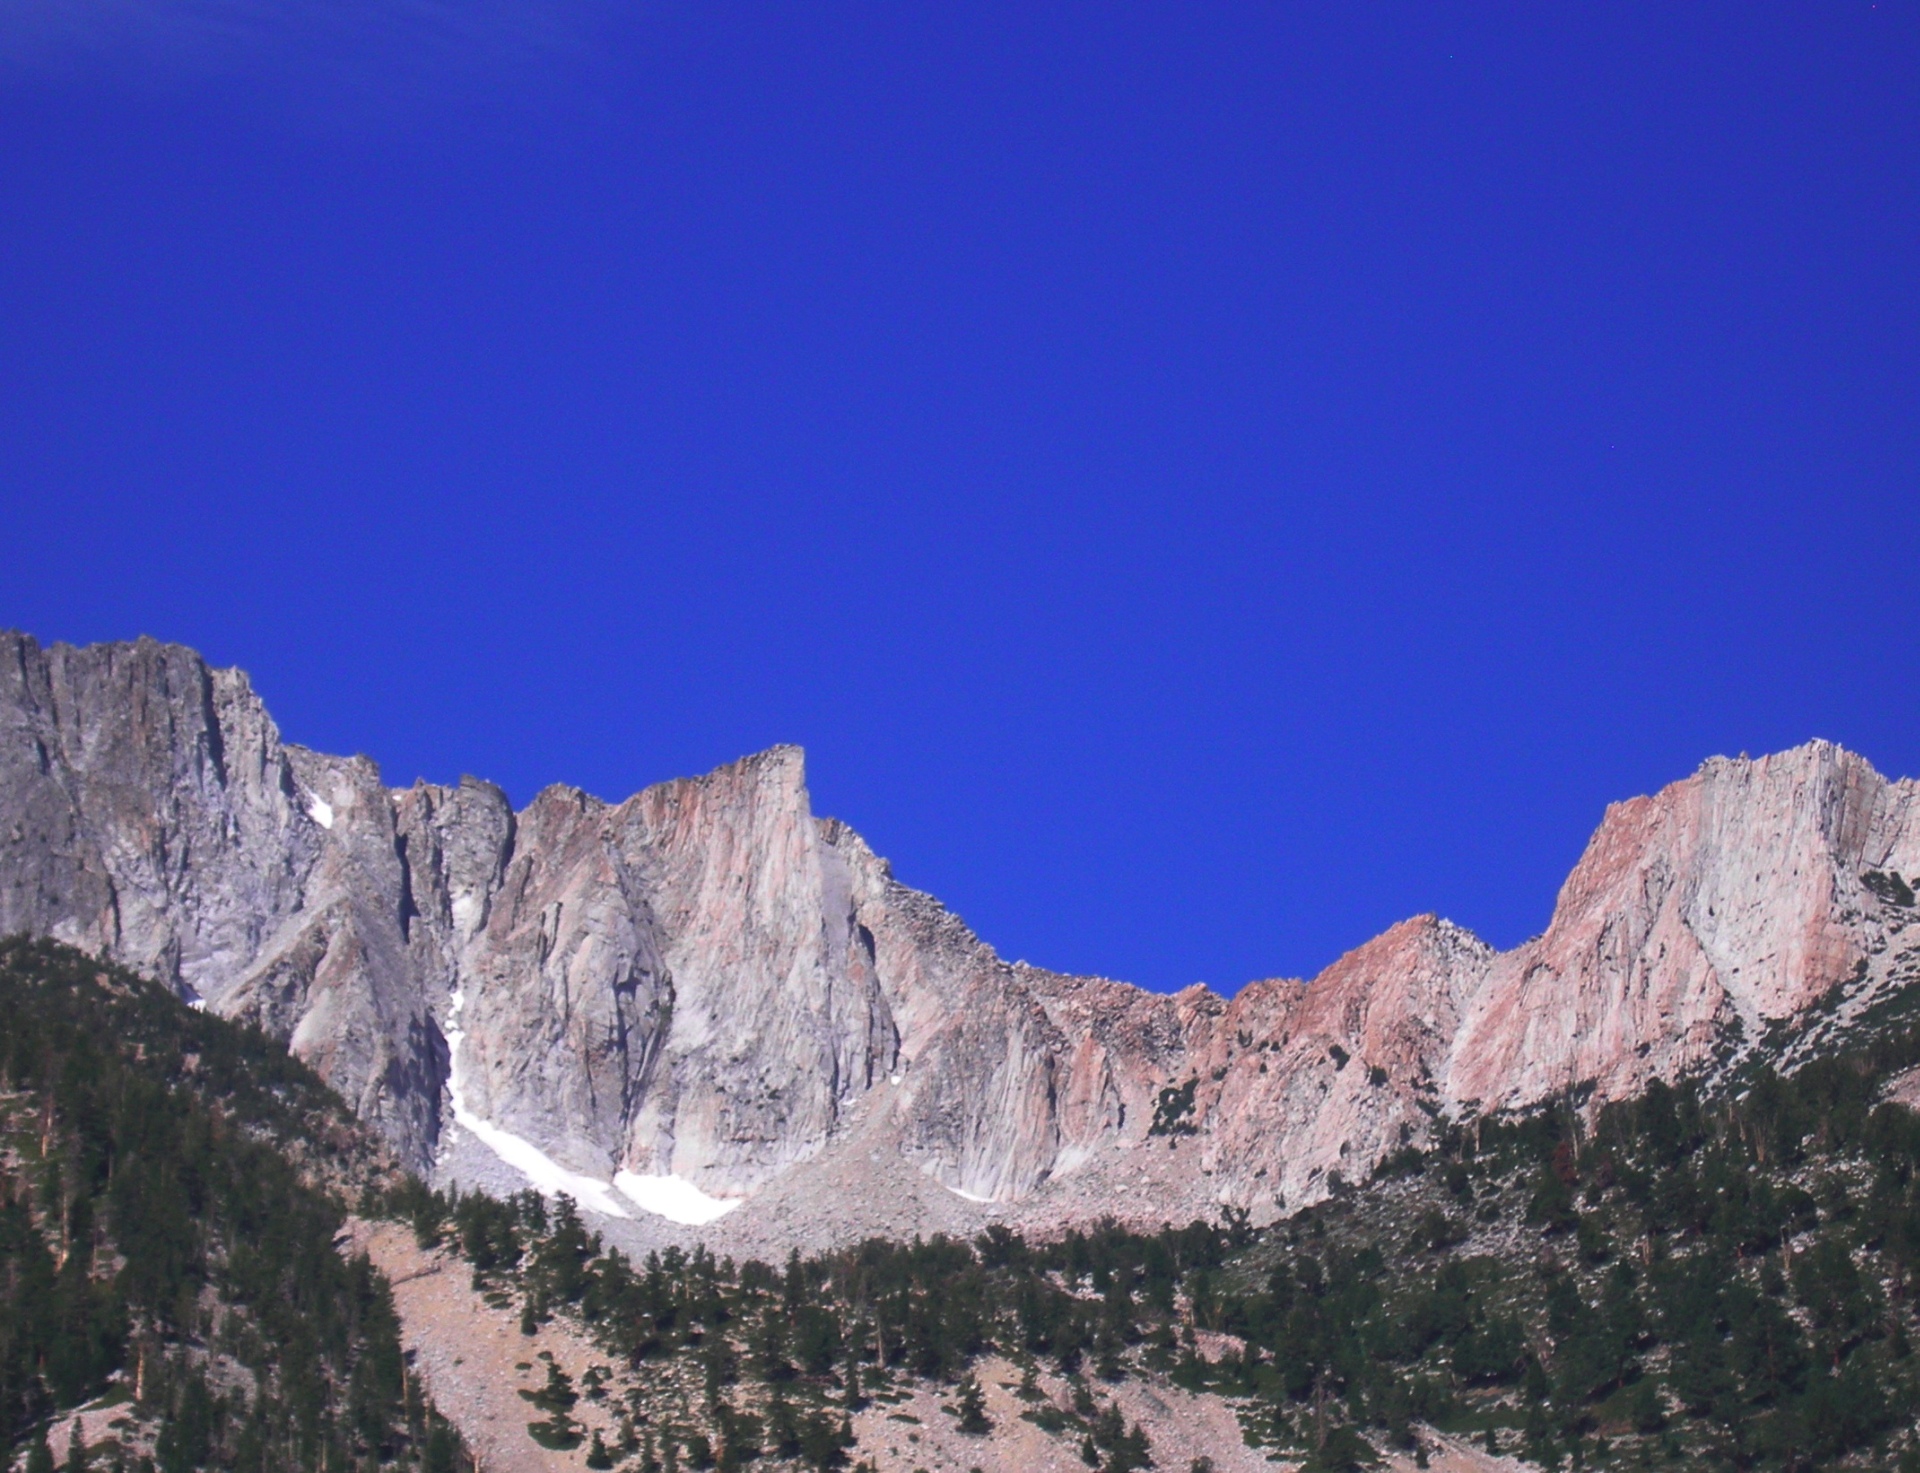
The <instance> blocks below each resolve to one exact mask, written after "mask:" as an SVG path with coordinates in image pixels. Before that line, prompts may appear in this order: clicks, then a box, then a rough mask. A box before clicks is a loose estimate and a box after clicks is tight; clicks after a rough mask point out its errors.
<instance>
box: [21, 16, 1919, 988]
mask: <svg viewBox="0 0 1920 1473" xmlns="http://www.w3.org/2000/svg"><path fill="white" fill-rule="evenodd" d="M33 14H34V16H35V17H36V18H35V19H33V20H31V21H29V20H28V19H27V18H25V8H24V7H15V8H13V9H12V10H10V11H9V12H8V13H7V15H6V16H4V17H0V262H4V269H3V270H0V446H4V453H0V513H4V517H5V526H6V529H7V536H6V538H5V539H4V543H0V623H5V624H11V625H14V626H16V627H22V628H25V629H28V630H30V631H31V632H33V633H35V634H36V635H38V636H39V637H41V638H42V639H46V640H53V639H66V640H70V641H87V640H95V639H107V638H125V637H131V636H133V635H135V634H139V633H143V632H144V633H150V634H153V635H156V636H159V637H163V638H168V639H175V640H180V641H183V642H186V643H190V644H193V645H196V646H198V647H199V648H200V649H202V650H203V651H204V652H205V653H207V654H208V655H209V656H210V657H211V658H213V659H215V660H218V661H220V662H223V663H237V664H240V665H242V666H244V667H246V668H247V669H248V670H250V671H251V672H252V673H253V675H254V678H255V681H256V683H257V685H258V686H259V688H260V689H261V691H262V692H263V693H264V694H265V696H266V698H267V700H268V702H269V704H270V705H271V707H272V709H273V711H274V712H275V714H276V715H277V717H278V718H279V721H280V723H281V726H282V728H283V730H284V731H285V733H286V734H287V736H288V737H289V738H291V739H293V740H296V741H301V742H305V743H308V744H310V745H313V746H317V747H321V748H324V749H328V750H334V751H365V752H367V753H369V754H371V755H373V756H375V757H377V758H378V759H379V760H380V761H381V763H382V764H383V767H384V770H385V772H386V774H387V776H388V778H389V780H390V781H394V782H405V781H410V780H411V779H412V778H413V777H414V776H415V775H426V776H428V777H431V778H435V779H442V780H444V779H450V778H453V777H455V776H457V775H458V774H460V773H461V772H474V773H479V774H482V775H485V776H489V777H492V778H494V779H496V780H498V781H500V782H502V783H503V784H504V785H505V786H506V787H507V788H508V790H509V791H510V792H511V793H512V794H513V796H514V797H515V799H516V800H520V801H524V800H525V799H526V798H528V797H530V796H531V795H532V794H533V793H534V792H535V791H536V790H537V789H538V788H539V787H540V786H542V785H543V784H545V783H547V782H551V781H567V782H573V783H577V784H580V785H582V786H584V787H587V788H588V789H590V790H592V791H595V792H598V793H600V794H603V795H606V796H609V797H617V796H620V795H623V794H625V793H626V792H628V791H631V790H632V789H634V788H636V787H639V786H642V785H644V784H646V783H648V782H652V781H656V780H659V779H662V778H666V777H670V776H675V775H679V774H684V773H690V772H696V771H701V770H704V769H706V768H709V767H711V766H713V765H715V764H717V763H720V762H723V761H726V760H729V759H731V758H733V757H735V756H737V755H739V754H741V753H743V752H746V751H750V750H754V749H756V748H759V747H763V746H766V745H769V744H772V743H775V742H798V743H801V744H803V745H805V746H806V747H807V748H808V750H809V755H810V764H811V778H812V786H813V791H814V795H815V801H816V806H817V807H818V808H819V809H820V810H821V811H823V812H830V813H833V814H835V815H837V816H839V817H842V818H845V819H846V820H848V821H849V822H851V823H852V824H854V826H855V827H857V828H858V829H860V830H861V831H862V832H863V833H864V834H866V835H867V837H868V838H869V839H870V841H871V842H873V843H874V845H875V846H876V847H877V848H878V849H879V850H880V851H881V852H882V853H885V854H887V855H888V856H890V857H891V858H892V859H893V860H894V862H895V865H896V867H897V870H898V872H899V874H900V875H901V877H902V878H903V879H905V880H907V881H908V882H909V883H912V884H916V885H919V886H922V887H924V888H927V889H929V890H932V891H933V892H934V893H936V894H938V895H940V896H941V897H942V898H943V899H945V900H946V901H947V902H948V903H949V904H950V905H952V906H953V907H954V908H955V909H956V910H957V911H959V912H960V913H961V914H962V915H963V916H965V917H966V918H967V919H968V920H969V921H970V922H971V923H972V924H973V925H974V926H975V927H976V929H978V930H979V931H980V932H981V933H982V934H983V935H984V936H985V937H986V938H987V939H988V940H990V941H991V942H993V943H994V944H995V945H997V946H998V947H1000V948H1001V950H1002V951H1003V952H1005V953H1006V954H1008V955H1011V956H1017V957H1025V958H1027V959H1029V960H1032V961H1034V962H1037V963H1043V964H1047V965H1051V966H1056V967H1061V968H1064V969H1071V970H1084V971H1097V972H1103V973H1106V974H1108V975H1114V976H1120V977H1124V978H1128V979H1130V980H1135V981H1139V982H1142V983H1145V984H1148V985H1152V986H1160V987H1175V986H1180V985H1183V984H1185V983H1187V982H1191V981H1194V980H1205V981H1207V982H1209V983H1212V984H1213V985H1215V986H1217V987H1222V988H1227V989H1230V988H1232V987H1234V986H1236V985H1238V984H1239V983H1241V982H1243V981H1245V980H1247V979H1249V978H1252V977H1256V976H1267V975H1276V974H1305V973H1311V972H1313V971H1316V970H1317V969H1318V968H1320V967H1321V966H1323V965H1325V964H1326V963H1327V962H1329V961H1330V960H1332V959H1333V958H1334V957H1335V956H1337V955H1338V954H1339V953H1340V952H1341V951H1343V950H1345V949H1346V948H1348V947H1350V946H1352V945H1355V944H1358V943H1359V942H1360V941H1362V940H1364V939H1365V938H1366V937H1367V936H1369V935H1371V934H1373V933H1374V932H1376V931H1378V930H1380V929H1381V928H1383V927H1384V926H1386V925H1388V924H1390V923H1391V922H1393V921H1394V920H1396V919H1398V918H1400V917H1402V916H1405V915H1408V914H1411V913H1414V912H1417V911H1422V910H1429V909H1431V910H1438V911H1440V912H1442V913H1443V914H1446V915H1449V916H1451V917H1452V918H1454V919H1456V920H1458V921H1460V922H1461V923H1463V924H1466V925H1469V926H1472V927H1474V928H1475V929H1477V930H1479V931H1480V932H1482V934H1484V935H1486V936H1487V937H1488V938H1489V939H1491V940H1493V941H1495V942H1498V943H1501V944H1511V943H1513V942H1515V941H1518V940H1520V939H1521V938H1523V937H1524V936H1526V935H1528V934H1530V933H1532V932H1534V931H1537V930H1539V929H1540V928H1541V927H1542V926H1543V925H1544V923H1545V920H1546V917H1547V915H1548V912H1549V910H1550V908H1551V905H1552V901H1553V896H1554V893H1555V891H1556V890H1557V888H1558V885H1559V883H1560V881H1561V879H1562V878H1563V877H1564V875H1565V872H1566V870H1567V869H1568V867H1569V866H1570V865H1571V864H1572V862H1573V861H1574V859H1575V858H1576V857H1577V856H1578V853H1579V851H1580V848H1581V846H1582V844H1583V843H1584V841H1585V839H1586V836H1587V834H1588V833H1589V831H1590V830H1591V828H1592V827H1593V825H1594V824H1595V823H1596V822H1597V820H1598V818H1599V816H1600V813H1601V810H1602V808H1603V807H1604V805H1605V804H1606V803H1607V802H1608V801H1610V800H1612V799H1615V798H1619V797H1624V796H1628V795H1630V794H1633V793H1636V792H1641V791H1647V790H1649V789H1651V788H1654V787H1657V786H1658V785H1660V784H1661V783H1663V782H1666V781H1670V780H1672V779H1674V778H1677V777H1680V776H1683V775H1685V774H1686V773H1687V772H1689V771H1691V770H1692V769H1693V768H1694V767H1695V766H1696V765H1697V764H1698V763H1699V762H1700V761H1701V760H1702V759H1703V758H1705V757H1707V756H1709V755H1711V754H1714V753H1734V752H1739V751H1742V750H1746V751H1752V752H1760V751H1766V750H1771V749H1776V748H1779V747H1784V746H1788V745H1792V744H1794V743H1797V742H1800V741H1803V740H1805V739H1807V738H1809V737H1812V736H1824V737H1829V738H1832V739H1834V740H1837V741H1841V742H1844V743H1847V744H1848V745H1851V746H1853V747H1856V748H1857V749H1859V750H1861V751H1863V752H1865V753H1866V754H1867V755H1868V756H1869V757H1870V758H1872V759H1873V761H1874V762H1875V763H1876V764H1878V765H1879V766H1881V768H1882V769H1883V770H1886V771H1888V772H1890V773H1896V774H1920V719H1917V718H1920V699H1917V698H1916V693H1917V692H1920V552H1917V551H1916V546H1917V539H1916V535H1915V534H1916V528H1917V527H1920V516H1916V507H1920V474H1917V468H1920V88H1916V87H1915V85H1914V77H1915V75H1916V63H1917V62H1920V7H1917V6H1916V5H1915V4H1913V3H1884V0H1883V3H1881V4H1878V5H1874V4H1872V3H1858V4H1852V3H1849V4H1833V5H1823V6H1807V5H1753V4H1741V5H1699V6H1687V7H1674V6H1671V5H1652V4H1612V5H1605V6H1602V5H1561V6H1520V5H1479V4H1477V5H1448V4H1420V5H1414V4H1353V3H1348V4H1338V5H1335V4H1320V5H1314V4H1306V5H1297V6H1270V5H1234V4H1221V5H1207V6H1194V5H1191V4H1182V5H1133V6H1110V5H1109V6H1072V5H1035V4H1032V3H1030V0H1028V3H1022V4H1018V5H1014V4H1009V5H979V6H966V7H950V8H943V7H928V6H902V5H857V4H852V5H850V4H834V3H827V4H814V5H807V6H753V5H740V4H728V3H717V4H716V3H707V4H700V5H685V4H661V5H647V4H613V3H610V0H593V3H586V0H582V3H564V0H541V3H527V4H521V5H511V4H505V3H492V4H474V5H464V6H455V5H442V4H438V3H414V4H396V5H388V6H372V5H358V4H353V3H346V0H339V3H312V4H304V5H302V4H292V3H288V4H280V5H272V6H269V5H263V4H255V3H251V0H226V3H219V0H201V3H173V4H139V3H133V0H91V3H71V4H65V5H58V4H56V5H51V6H47V7H36V8H35V10H34V12H33Z"/></svg>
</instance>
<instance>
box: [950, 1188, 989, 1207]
mask: <svg viewBox="0 0 1920 1473" xmlns="http://www.w3.org/2000/svg"><path fill="white" fill-rule="evenodd" d="M940 1185H941V1186H943V1187H947V1184H946V1183H945V1182H941V1183H940ZM947 1190H948V1191H950V1192H952V1193H953V1194H954V1196H956V1197H962V1198H965V1199H966V1200H967V1201H969V1202H978V1203H980V1204H981V1205H982V1206H985V1207H991V1206H992V1205H993V1198H991V1197H976V1196H975V1195H974V1194H973V1193H972V1192H969V1191H968V1190H967V1189H966V1188H965V1187H947Z"/></svg>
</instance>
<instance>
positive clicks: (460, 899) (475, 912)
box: [450, 892, 480, 936]
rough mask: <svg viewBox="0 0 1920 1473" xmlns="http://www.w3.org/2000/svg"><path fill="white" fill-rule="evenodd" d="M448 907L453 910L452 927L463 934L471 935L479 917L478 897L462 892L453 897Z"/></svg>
mask: <svg viewBox="0 0 1920 1473" xmlns="http://www.w3.org/2000/svg"><path fill="white" fill-rule="evenodd" d="M450 909H451V910H452V911H453V926H454V929H455V930H457V931H458V932H459V933H460V934H461V935H463V936H467V935H471V934H472V933H473V928H474V926H475V924H476V923H477V922H478V921H479V919H480V897H479V896H478V895H474V894H472V893H470V892H462V893H461V894H459V895H456V896H454V897H453V904H452V906H451V907H450Z"/></svg>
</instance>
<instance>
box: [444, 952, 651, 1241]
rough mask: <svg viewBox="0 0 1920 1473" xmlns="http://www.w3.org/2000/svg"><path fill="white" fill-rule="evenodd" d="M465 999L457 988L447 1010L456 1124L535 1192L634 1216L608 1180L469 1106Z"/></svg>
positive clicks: (450, 1093)
mask: <svg viewBox="0 0 1920 1473" xmlns="http://www.w3.org/2000/svg"><path fill="white" fill-rule="evenodd" d="M466 1001H467V995H466V993H465V992H464V991H462V990H459V989H455V991H454V994H453V997H452V999H451V1002H452V1007H451V1008H449V1010H448V1012H447V1032H446V1038H447V1095H448V1098H449V1099H451V1100H452V1102H453V1118H454V1123H455V1124H457V1125H459V1126H460V1127H461V1128H463V1129H464V1130H466V1131H467V1132H468V1134H470V1135H472V1136H473V1138H474V1139H475V1140H477V1141H479V1142H480V1144H481V1145H483V1146H485V1147H486V1148H487V1149H488V1150H489V1151H492V1152H493V1154H494V1155H496V1156H498V1157H499V1158H500V1159H501V1160H502V1161H504V1162H506V1163H507V1165H509V1166H511V1167H512V1168H513V1169H514V1170H515V1171H517V1172H519V1173H520V1174H521V1175H522V1176H524V1177H525V1178H526V1179H527V1180H528V1181H530V1182H531V1183H533V1187H534V1190H535V1191H537V1192H540V1193H542V1194H544V1195H546V1196H549V1197H554V1196H558V1195H560V1194H561V1193H563V1192H564V1193H565V1194H566V1195H567V1196H569V1197H571V1198H573V1199H574V1201H576V1202H578V1203H579V1204H580V1205H581V1206H582V1207H588V1208H591V1209H592V1210H593V1211H595V1212H598V1213H601V1214H602V1215H604V1216H606V1217H626V1218H631V1217H632V1216H633V1214H632V1213H630V1212H628V1211H627V1210H626V1208H624V1207H622V1206H621V1205H620V1203H619V1201H618V1200H617V1199H616V1198H615V1197H614V1195H613V1189H612V1187H611V1185H610V1184H609V1183H607V1182H603V1181H601V1180H599V1179H598V1178H597V1177H591V1176H583V1175H582V1174H581V1173H579V1172H577V1171H569V1170H567V1168H566V1167H564V1166H562V1165H561V1164H560V1163H559V1162H558V1161H556V1160H554V1159H553V1158H552V1157H551V1156H549V1155H548V1154H547V1153H546V1152H545V1151H543V1150H541V1149H540V1148H539V1147H538V1146H536V1145H535V1144H534V1143H533V1142H532V1141H530V1140H525V1139H523V1138H522V1137H520V1136H517V1135H515V1134H514V1133H513V1132H512V1131H510V1130H502V1129H501V1128H500V1127H499V1126H497V1125H495V1124H493V1123H492V1122H491V1121H489V1120H482V1119H481V1118H480V1117H479V1116H478V1115H476V1114H475V1113H474V1112H473V1111H471V1110H469V1109H468V1108H467V1106H466V1102H465V1101H464V1100H463V1099H462V1098H461V1097H460V1041H461V1039H462V1038H464V1037H465V1034H463V1033H462V1032H461V1030H460V1026H459V1024H460V1009H461V1008H462V1007H464V1006H465V1005H466Z"/></svg>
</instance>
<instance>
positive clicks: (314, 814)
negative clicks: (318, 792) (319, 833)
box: [307, 793, 333, 829]
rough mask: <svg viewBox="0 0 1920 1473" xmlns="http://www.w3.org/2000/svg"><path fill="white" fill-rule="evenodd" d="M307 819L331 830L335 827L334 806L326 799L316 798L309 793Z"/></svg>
mask: <svg viewBox="0 0 1920 1473" xmlns="http://www.w3.org/2000/svg"><path fill="white" fill-rule="evenodd" d="M307 817H308V818H310V819H312V820H313V821H314V822H315V823H317V824H319V825H320V827H321V828H323V829H330V828H332V827H333V805H332V804H331V803H329V802H328V801H327V800H326V799H325V798H316V797H314V796H313V794H311V793H309V794H307Z"/></svg>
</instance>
